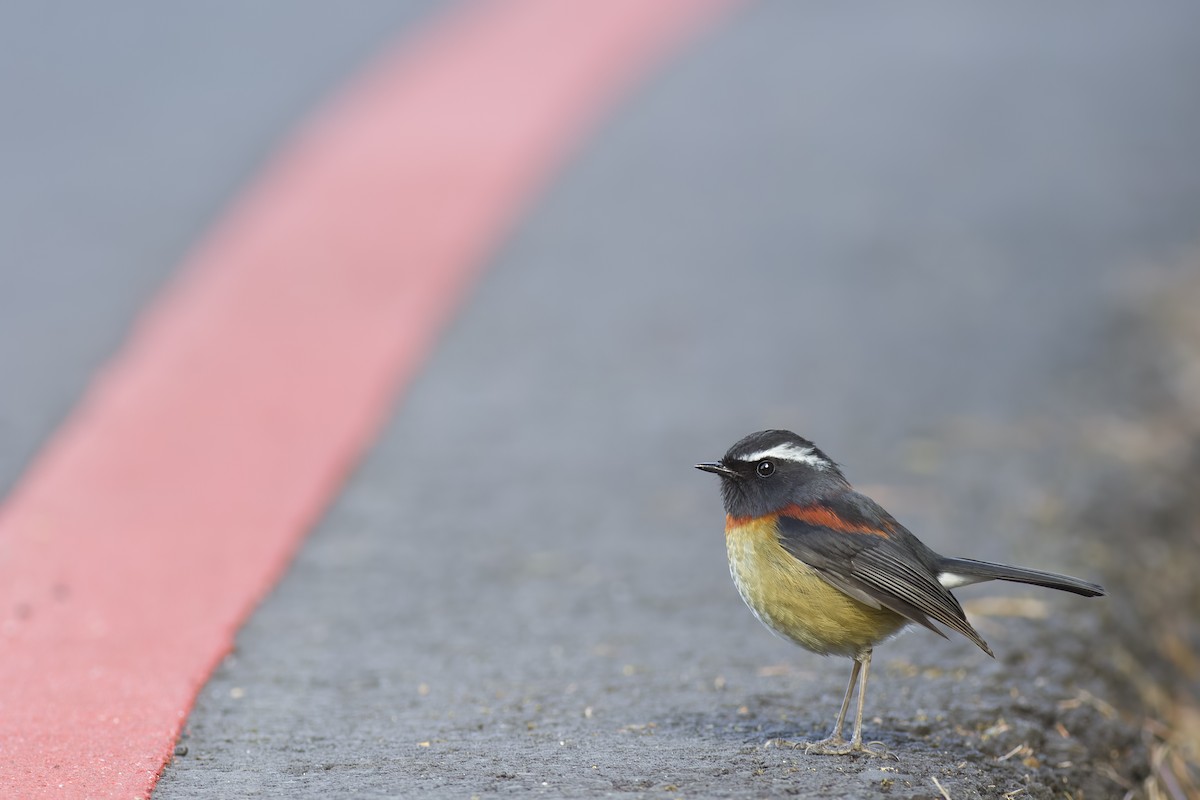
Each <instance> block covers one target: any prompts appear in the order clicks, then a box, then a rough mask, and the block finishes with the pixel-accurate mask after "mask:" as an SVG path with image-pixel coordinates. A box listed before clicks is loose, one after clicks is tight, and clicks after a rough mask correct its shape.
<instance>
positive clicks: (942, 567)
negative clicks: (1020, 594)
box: [938, 558, 1104, 597]
mask: <svg viewBox="0 0 1200 800" xmlns="http://www.w3.org/2000/svg"><path fill="white" fill-rule="evenodd" d="M938 579H939V580H940V581H941V582H942V585H943V586H945V587H946V588H948V589H953V588H954V587H955V586H966V585H967V584H971V583H979V582H981V581H992V580H997V581H1013V582H1014V583H1031V584H1033V585H1034V586H1045V587H1046V588H1048V589H1058V590H1060V591H1063V592H1074V593H1075V594H1081V595H1083V596H1084V597H1097V596H1099V595H1102V594H1104V587H1103V586H1101V585H1099V584H1097V583H1089V582H1087V581H1081V580H1079V578H1072V577H1071V576H1069V575H1059V574H1057V573H1054V572H1042V571H1041V570H1037V569H1025V568H1024V567H1010V566H1007V565H1005V564H992V563H989V562H987V561H976V560H974V559H972V558H943V559H942V560H941V561H939V562H938Z"/></svg>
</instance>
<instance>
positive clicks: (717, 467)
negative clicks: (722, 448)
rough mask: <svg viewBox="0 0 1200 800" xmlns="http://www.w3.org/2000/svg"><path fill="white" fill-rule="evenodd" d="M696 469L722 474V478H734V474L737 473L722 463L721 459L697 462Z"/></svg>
mask: <svg viewBox="0 0 1200 800" xmlns="http://www.w3.org/2000/svg"><path fill="white" fill-rule="evenodd" d="M696 469H700V470H704V471H705V472H711V473H713V474H714V475H720V476H721V477H722V478H732V477H733V476H734V475H737V473H736V472H734V471H733V470H731V469H730V468H729V467H727V466H725V465H724V464H722V463H721V462H720V461H708V462H705V463H704V464H697V465H696Z"/></svg>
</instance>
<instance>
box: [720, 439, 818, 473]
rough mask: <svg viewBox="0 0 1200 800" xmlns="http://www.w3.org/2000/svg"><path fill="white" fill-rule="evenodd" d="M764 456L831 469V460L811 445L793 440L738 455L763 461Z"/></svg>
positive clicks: (749, 459) (742, 459) (815, 467)
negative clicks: (807, 445)
mask: <svg viewBox="0 0 1200 800" xmlns="http://www.w3.org/2000/svg"><path fill="white" fill-rule="evenodd" d="M764 458H774V459H777V460H779V461H791V462H793V463H796V464H807V465H808V466H810V467H812V468H813V469H829V466H830V465H829V462H828V461H826V460H825V459H823V458H821V457H820V456H819V455H817V454H816V453H815V452H813V449H812V448H811V447H803V446H801V445H798V444H793V443H791V442H784V443H783V444H777V445H775V446H774V447H772V448H770V449H769V450H759V451H758V452H757V453H751V454H750V455H747V456H738V459H739V460H741V461H747V462H754V461H762V460H763V459H764Z"/></svg>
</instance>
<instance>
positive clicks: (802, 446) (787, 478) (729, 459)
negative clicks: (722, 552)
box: [696, 431, 848, 517]
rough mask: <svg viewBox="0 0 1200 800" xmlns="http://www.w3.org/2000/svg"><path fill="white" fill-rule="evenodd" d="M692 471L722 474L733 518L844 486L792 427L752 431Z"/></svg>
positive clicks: (805, 500)
mask: <svg viewBox="0 0 1200 800" xmlns="http://www.w3.org/2000/svg"><path fill="white" fill-rule="evenodd" d="M696 469H702V470H704V471H705V472H712V473H714V474H716V475H720V476H721V494H722V496H723V497H724V498H725V513H726V514H729V515H730V516H733V517H758V516H762V515H763V514H772V513H775V512H777V511H780V510H782V509H783V508H784V507H786V506H788V505H791V504H792V503H797V504H800V505H805V504H808V503H812V502H813V501H815V500H818V499H820V498H821V497H823V496H825V495H827V494H829V493H830V492H832V491H840V490H842V489H845V488H846V487H847V486H848V484H847V483H846V479H845V477H843V476H842V472H841V470H840V469H838V465H837V464H835V463H834V462H833V460H832V459H830V458H829V456H827V455H825V454H824V453H822V452H821V451H820V450H819V449H818V448H817V446H816V445H815V444H813V443H812V442H810V441H809V440H808V439H805V438H804V437H802V436H797V435H796V434H794V433H792V432H791V431H759V432H758V433H752V434H750V435H749V436H747V437H746V438H745V439H742V440H741V441H740V442H738V443H737V444H735V445H734V446H733V447H731V448H729V452H728V453H726V454H725V456H724V457H723V458H722V459H721V460H720V461H716V462H710V463H706V464H697V465H696Z"/></svg>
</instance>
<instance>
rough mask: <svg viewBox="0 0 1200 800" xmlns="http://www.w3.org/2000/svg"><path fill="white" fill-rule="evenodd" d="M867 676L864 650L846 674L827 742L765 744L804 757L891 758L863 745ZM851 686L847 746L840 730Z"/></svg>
mask: <svg viewBox="0 0 1200 800" xmlns="http://www.w3.org/2000/svg"><path fill="white" fill-rule="evenodd" d="M870 672H871V651H870V650H867V651H865V652H863V653H859V654H858V655H857V656H855V658H854V666H853V667H852V668H851V670H850V683H849V684H848V685H847V686H846V696H845V697H844V698H842V708H841V710H840V711H839V712H838V716H837V722H835V723H834V724H833V732H832V733H830V734H829V736H828V737H827V738H825V739H821V740H820V741H818V742H808V743H805V742H789V741H786V740H783V739H774V740H772V741H771V742H769V744H773V745H775V746H776V747H791V748H793V749H800V748H803V749H804V752H805V753H812V754H814V755H829V756H844V755H851V754H854V753H862V754H863V755H868V756H881V757H883V758H888V757H892V758H895V756H893V755H892V754H891V753H889V752H888V750H887V748H886V747H883V746H882V745H878V746H872V745H871V744H863V740H862V718H863V708H864V706H865V705H866V697H867V677H868V676H869V675H870ZM855 684H858V708H857V709H856V713H855V715H854V733H853V734H852V735H851V737H850V741H848V742H847V741H846V740H845V739H843V738H842V727H843V726H844V725H845V724H846V712H847V711H849V710H850V696H851V695H852V694H853V693H854V686H855ZM872 744H875V743H872Z"/></svg>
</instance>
